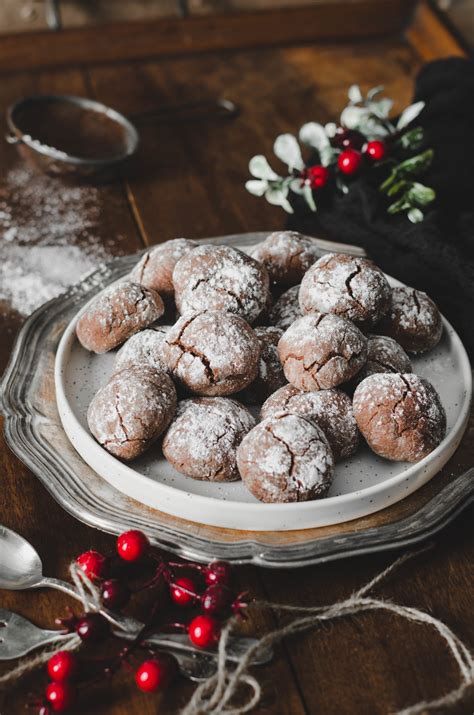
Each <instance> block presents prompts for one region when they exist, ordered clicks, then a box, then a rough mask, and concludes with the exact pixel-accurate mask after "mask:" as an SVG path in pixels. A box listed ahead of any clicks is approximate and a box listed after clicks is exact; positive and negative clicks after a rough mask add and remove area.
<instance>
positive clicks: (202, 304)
mask: <svg viewBox="0 0 474 715" xmlns="http://www.w3.org/2000/svg"><path fill="white" fill-rule="evenodd" d="M173 284H174V289H175V301H176V306H177V308H178V310H179V312H180V313H181V315H189V314H192V313H196V312H201V311H203V310H223V311H227V312H229V313H235V314H237V315H240V316H241V317H242V318H245V320H248V321H249V323H252V322H254V321H255V320H256V319H257V318H258V317H259V316H260V315H261V313H262V311H263V310H264V309H265V308H266V306H267V302H268V293H269V278H268V273H267V271H266V269H265V267H264V266H262V264H260V263H258V261H256V260H254V259H253V258H251V257H250V256H247V254H245V253H243V252H242V251H239V250H238V249H236V248H231V247H230V246H209V245H206V246H199V247H198V248H195V249H194V250H193V251H191V252H190V253H188V254H187V255H186V256H184V257H183V258H181V259H180V260H179V261H178V263H177V264H176V267H175V269H174V271H173Z"/></svg>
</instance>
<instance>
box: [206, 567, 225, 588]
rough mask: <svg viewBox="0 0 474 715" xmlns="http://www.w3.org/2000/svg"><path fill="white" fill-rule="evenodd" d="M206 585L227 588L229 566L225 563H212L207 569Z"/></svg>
mask: <svg viewBox="0 0 474 715" xmlns="http://www.w3.org/2000/svg"><path fill="white" fill-rule="evenodd" d="M206 583H207V584H208V586H213V585H214V584H215V583H219V584H221V585H222V586H227V585H228V584H229V583H230V564H228V563H227V561H213V562H212V563H211V564H209V566H208V567H207V571H206Z"/></svg>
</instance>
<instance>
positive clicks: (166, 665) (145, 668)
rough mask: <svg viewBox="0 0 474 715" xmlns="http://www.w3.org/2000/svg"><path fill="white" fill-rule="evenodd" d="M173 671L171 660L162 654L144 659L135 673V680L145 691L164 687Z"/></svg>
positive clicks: (148, 691)
mask: <svg viewBox="0 0 474 715" xmlns="http://www.w3.org/2000/svg"><path fill="white" fill-rule="evenodd" d="M172 673H173V667H172V661H171V659H168V658H166V657H164V656H159V657H156V658H153V659H151V660H145V661H144V662H143V663H142V664H141V666H140V667H139V668H138V670H137V671H136V673H135V682H136V684H137V685H138V687H139V688H140V690H144V691H145V693H152V692H154V691H155V690H158V689H159V688H163V687H166V685H168V683H169V681H170V678H171V676H172Z"/></svg>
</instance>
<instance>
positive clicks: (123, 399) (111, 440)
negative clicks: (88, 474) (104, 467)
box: [87, 365, 176, 460]
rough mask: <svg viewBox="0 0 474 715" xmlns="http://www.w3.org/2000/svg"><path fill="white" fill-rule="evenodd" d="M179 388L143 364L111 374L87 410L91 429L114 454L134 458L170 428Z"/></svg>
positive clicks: (100, 442)
mask: <svg viewBox="0 0 474 715" xmlns="http://www.w3.org/2000/svg"><path fill="white" fill-rule="evenodd" d="M175 411H176V389H175V387H174V385H173V382H172V381H171V379H170V378H169V377H168V375H166V374H165V373H164V372H157V371H156V370H153V369H151V368H148V367H144V366H143V365H141V366H139V367H130V368H127V369H125V370H121V371H120V372H118V373H115V374H114V375H112V377H111V379H110V380H109V382H108V383H107V385H105V387H102V388H101V389H100V390H99V391H98V392H97V393H96V395H95V397H94V399H93V400H92V402H91V404H90V405H89V409H88V411H87V423H88V425H89V429H90V431H91V432H92V434H93V435H94V437H95V438H96V440H97V441H98V442H99V444H101V445H102V446H103V447H104V449H106V450H107V451H108V452H110V453H111V454H113V455H115V456H116V457H119V458H120V459H124V460H130V459H135V457H138V456H139V455H140V454H142V453H143V452H144V451H145V450H146V449H148V447H149V446H150V445H151V444H153V442H154V441H155V440H156V439H157V438H158V437H159V436H160V435H161V433H162V432H164V430H165V429H166V428H167V427H168V425H169V423H170V421H171V419H172V418H173V416H174V413H175Z"/></svg>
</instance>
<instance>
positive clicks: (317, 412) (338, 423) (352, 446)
mask: <svg viewBox="0 0 474 715" xmlns="http://www.w3.org/2000/svg"><path fill="white" fill-rule="evenodd" d="M282 411H285V412H291V413H294V414H297V415H300V416H301V417H306V419H308V420H311V421H312V422H315V423H316V424H317V425H318V427H320V428H321V429H322V431H323V432H324V434H325V435H326V437H327V440H328V442H329V445H330V447H331V449H332V452H333V455H334V459H335V460H336V461H338V460H340V459H344V458H346V457H350V456H351V455H352V454H355V453H356V451H357V448H358V446H359V430H358V429H357V423H356V421H355V417H354V413H353V411H352V401H351V399H350V397H349V396H348V395H346V393H345V392H341V390H318V391H317V392H301V391H300V390H297V389H296V388H295V387H293V385H285V387H282V388H281V389H280V390H277V391H276V392H275V393H274V394H273V395H271V396H270V397H269V398H268V400H267V401H266V402H265V403H264V404H263V405H262V410H261V416H262V418H263V419H265V418H267V417H271V416H272V415H274V414H276V413H277V412H282Z"/></svg>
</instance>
